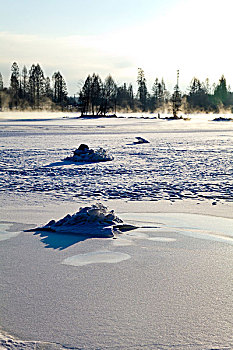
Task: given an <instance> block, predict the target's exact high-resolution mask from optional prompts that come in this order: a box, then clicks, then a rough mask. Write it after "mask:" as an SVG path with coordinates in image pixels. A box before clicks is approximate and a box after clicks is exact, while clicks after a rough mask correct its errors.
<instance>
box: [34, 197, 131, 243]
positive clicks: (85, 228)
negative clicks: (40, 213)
mask: <svg viewBox="0 0 233 350" xmlns="http://www.w3.org/2000/svg"><path fill="white" fill-rule="evenodd" d="M134 228H136V227H135V226H132V225H128V224H124V223H123V221H122V220H121V219H120V218H119V217H117V216H116V214H115V213H114V210H110V211H109V210H108V208H107V207H105V206H104V205H103V204H101V203H97V204H93V205H92V206H90V207H84V208H80V209H79V211H78V212H77V213H75V214H73V215H70V214H68V215H66V216H65V217H64V218H62V219H60V220H58V221H55V220H51V221H50V222H49V223H48V224H46V225H45V226H43V227H38V228H35V229H32V230H29V231H50V232H57V233H70V234H77V235H80V236H90V237H103V238H104V237H114V233H121V232H124V231H129V230H132V229H134Z"/></svg>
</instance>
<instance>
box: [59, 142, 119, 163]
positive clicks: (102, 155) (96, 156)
mask: <svg viewBox="0 0 233 350" xmlns="http://www.w3.org/2000/svg"><path fill="white" fill-rule="evenodd" d="M64 160H66V161H69V162H75V163H78V162H81V163H82V162H106V161H109V160H113V157H112V156H111V155H109V154H108V153H107V151H106V150H105V149H103V148H102V147H99V148H98V149H97V150H96V151H95V150H93V149H89V147H88V146H87V145H85V144H81V145H80V146H79V148H78V149H76V150H75V151H74V154H73V156H71V157H66V158H65V159H64Z"/></svg>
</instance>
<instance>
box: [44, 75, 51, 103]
mask: <svg viewBox="0 0 233 350" xmlns="http://www.w3.org/2000/svg"><path fill="white" fill-rule="evenodd" d="M45 96H46V97H47V98H49V99H52V97H53V91H52V88H51V84H50V78H49V77H47V78H46V79H45Z"/></svg>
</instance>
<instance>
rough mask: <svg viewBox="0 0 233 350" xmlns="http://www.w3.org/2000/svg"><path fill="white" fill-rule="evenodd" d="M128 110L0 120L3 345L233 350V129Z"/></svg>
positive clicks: (205, 118) (202, 118)
mask: <svg viewBox="0 0 233 350" xmlns="http://www.w3.org/2000/svg"><path fill="white" fill-rule="evenodd" d="M119 116H121V117H122V118H98V119H90V118H89V119H84V118H83V119H82V118H77V117H78V115H75V114H72V113H65V114H62V113H60V114H56V113H54V114H53V113H43V114H40V113H37V112H34V113H32V114H29V113H28V114H20V115H19V114H17V112H11V113H8V114H6V113H4V112H3V113H0V118H1V119H0V126H1V128H0V191H1V192H0V196H1V203H2V206H1V220H5V221H2V224H4V226H1V237H3V238H4V239H5V238H10V237H11V239H5V240H4V241H1V242H0V243H1V244H0V265H1V303H0V312H1V326H2V327H3V328H4V329H5V330H6V331H7V332H8V333H10V334H13V335H14V334H16V335H17V336H18V337H19V339H22V340H17V339H15V338H13V337H10V336H7V337H4V336H3V337H2V335H0V338H1V341H0V348H7V349H12V350H19V349H31V348H33V349H49V350H50V349H56V348H59V349H63V348H66V349H71V348H72V349H76V348H80V349H81V348H82V349H88V350H90V349H96V348H99V349H110V348H111V349H126V348H127V349H129V348H130V349H139V348H145V349H153V348H154V349H158V348H161V349H171V348H177V349H188V348H190V349H191V348H192V349H193V350H200V349H207V348H208V349H213V348H218V349H220V348H221V349H223V348H224V349H225V348H229V349H230V348H232V344H233V338H232V329H231V327H230V326H229V320H230V319H231V317H232V285H231V280H232V278H231V277H232V264H230V262H231V261H232V241H233V239H232V227H233V222H232V215H233V214H232V212H233V211H232V204H233V203H232V198H233V192H232V188H233V176H232V175H233V167H232V164H233V123H232V122H224V121H223V122H215V121H213V119H214V118H215V117H216V115H212V114H208V115H195V116H194V115H189V116H188V117H190V118H191V120H190V121H188V122H186V121H184V120H169V121H168V120H166V119H163V118H164V117H165V115H164V116H163V115H161V119H157V118H155V115H149V114H146V113H143V115H142V113H138V114H130V115H129V114H128V115H125V114H124V115H119ZM64 117H65V118H64ZM225 117H228V116H227V115H226V116H224V115H222V118H225ZM229 117H232V115H229ZM138 135H140V137H142V138H143V139H145V140H149V141H150V142H149V143H143V144H137V145H135V144H134V143H133V141H134V140H135V137H138ZM80 144H87V145H90V146H91V148H92V149H93V150H97V149H98V148H99V147H101V148H102V149H103V150H111V154H112V156H113V157H114V161H108V162H105V161H104V162H99V161H98V162H92V161H90V159H89V161H86V160H85V161H76V162H75V161H61V159H64V158H66V157H67V155H70V154H72V152H73V150H74V147H78V145H80ZM96 202H97V203H98V202H99V203H103V205H104V206H105V208H113V209H114V210H115V212H116V213H117V216H118V215H119V217H120V218H121V219H122V220H124V221H123V223H122V222H116V220H115V219H114V218H115V217H114V215H116V214H114V213H112V214H111V210H108V209H106V210H105V209H103V208H102V209H101V208H99V207H98V208H96V207H95V208H93V207H92V204H93V203H96ZM94 206H96V204H94ZM79 207H82V208H83V209H84V211H83V212H82V215H80V214H79V215H77V216H76V214H77V213H76V214H73V215H74V217H73V215H68V216H65V214H66V213H75V212H76V211H77V209H78V208H79ZM92 209H93V210H92ZM87 212H88V213H89V214H91V213H92V214H91V215H87ZM78 213H79V212H78ZM101 213H102V214H101ZM109 214H110V217H108V220H107V221H108V222H106V216H108V215H109ZM207 214H208V215H207ZM214 215H215V216H214ZM81 216H82V219H81ZM216 216H221V218H220V217H219V218H217V217H216ZM77 217H78V219H77ZM226 217H228V218H229V219H227V218H226ZM51 218H54V219H55V220H54V221H52V222H51V221H50V223H49V225H48V226H47V230H48V229H50V232H49V231H46V227H43V229H44V230H43V231H36V232H35V233H34V234H32V233H30V232H29V233H28V232H21V233H20V234H18V233H19V232H20V229H25V228H26V227H27V228H28V227H38V226H42V225H44V224H45V223H46V222H48V221H49V220H51ZM60 218H63V219H61V220H59V219H60ZM75 218H76V219H77V222H78V224H77V222H76V220H75ZM87 218H88V219H87ZM230 218H231V219H230ZM72 220H73V222H74V225H72V224H71V223H72ZM79 220H80V221H79ZM89 220H90V221H89ZM13 221H14V222H15V221H17V222H18V223H21V226H19V224H17V227H16V226H15V227H13V226H9V225H11V223H10V222H13ZM124 222H127V223H129V224H132V225H134V226H137V227H138V228H136V229H134V230H132V231H125V232H124V233H123V234H122V233H119V230H120V229H122V231H123V227H124ZM8 223H9V225H8ZM58 223H59V224H58ZM76 224H77V225H76ZM26 225H30V226H26ZM77 227H78V229H77ZM125 228H126V229H129V228H130V226H128V225H127V226H125ZM13 229H14V230H17V232H16V231H15V232H13ZM115 229H116V230H117V231H115ZM53 230H54V231H55V232H51V231H53ZM58 233H59V234H58ZM70 233H71V234H70ZM16 234H17V236H15V237H13V235H16ZM113 234H114V237H113V236H112V235H113ZM11 235H12V236H11ZM82 235H84V239H83V238H82V237H83V236H82ZM90 237H110V239H102V238H95V239H87V238H90ZM112 238H116V239H112ZM48 247H49V249H47V248H48ZM216 330H224V331H223V332H216ZM44 341H45V342H46V341H47V342H48V343H44Z"/></svg>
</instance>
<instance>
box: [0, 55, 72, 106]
mask: <svg viewBox="0 0 233 350" xmlns="http://www.w3.org/2000/svg"><path fill="white" fill-rule="evenodd" d="M67 103H68V92H67V86H66V82H65V80H64V78H63V76H62V75H61V73H60V72H59V71H58V72H55V73H54V74H53V75H52V81H51V80H50V78H49V77H46V76H45V75H44V72H43V70H42V68H41V67H40V65H39V64H36V65H35V64H32V66H31V68H30V69H29V71H28V70H27V68H26V66H24V67H23V69H22V71H21V72H20V70H19V66H18V64H17V63H16V62H14V63H13V64H12V66H11V76H10V86H9V88H6V87H4V84H3V79H2V74H1V73H0V109H1V110H3V109H11V110H12V109H17V110H26V109H32V110H34V109H36V110H39V109H61V110H63V109H65V108H66V106H67Z"/></svg>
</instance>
